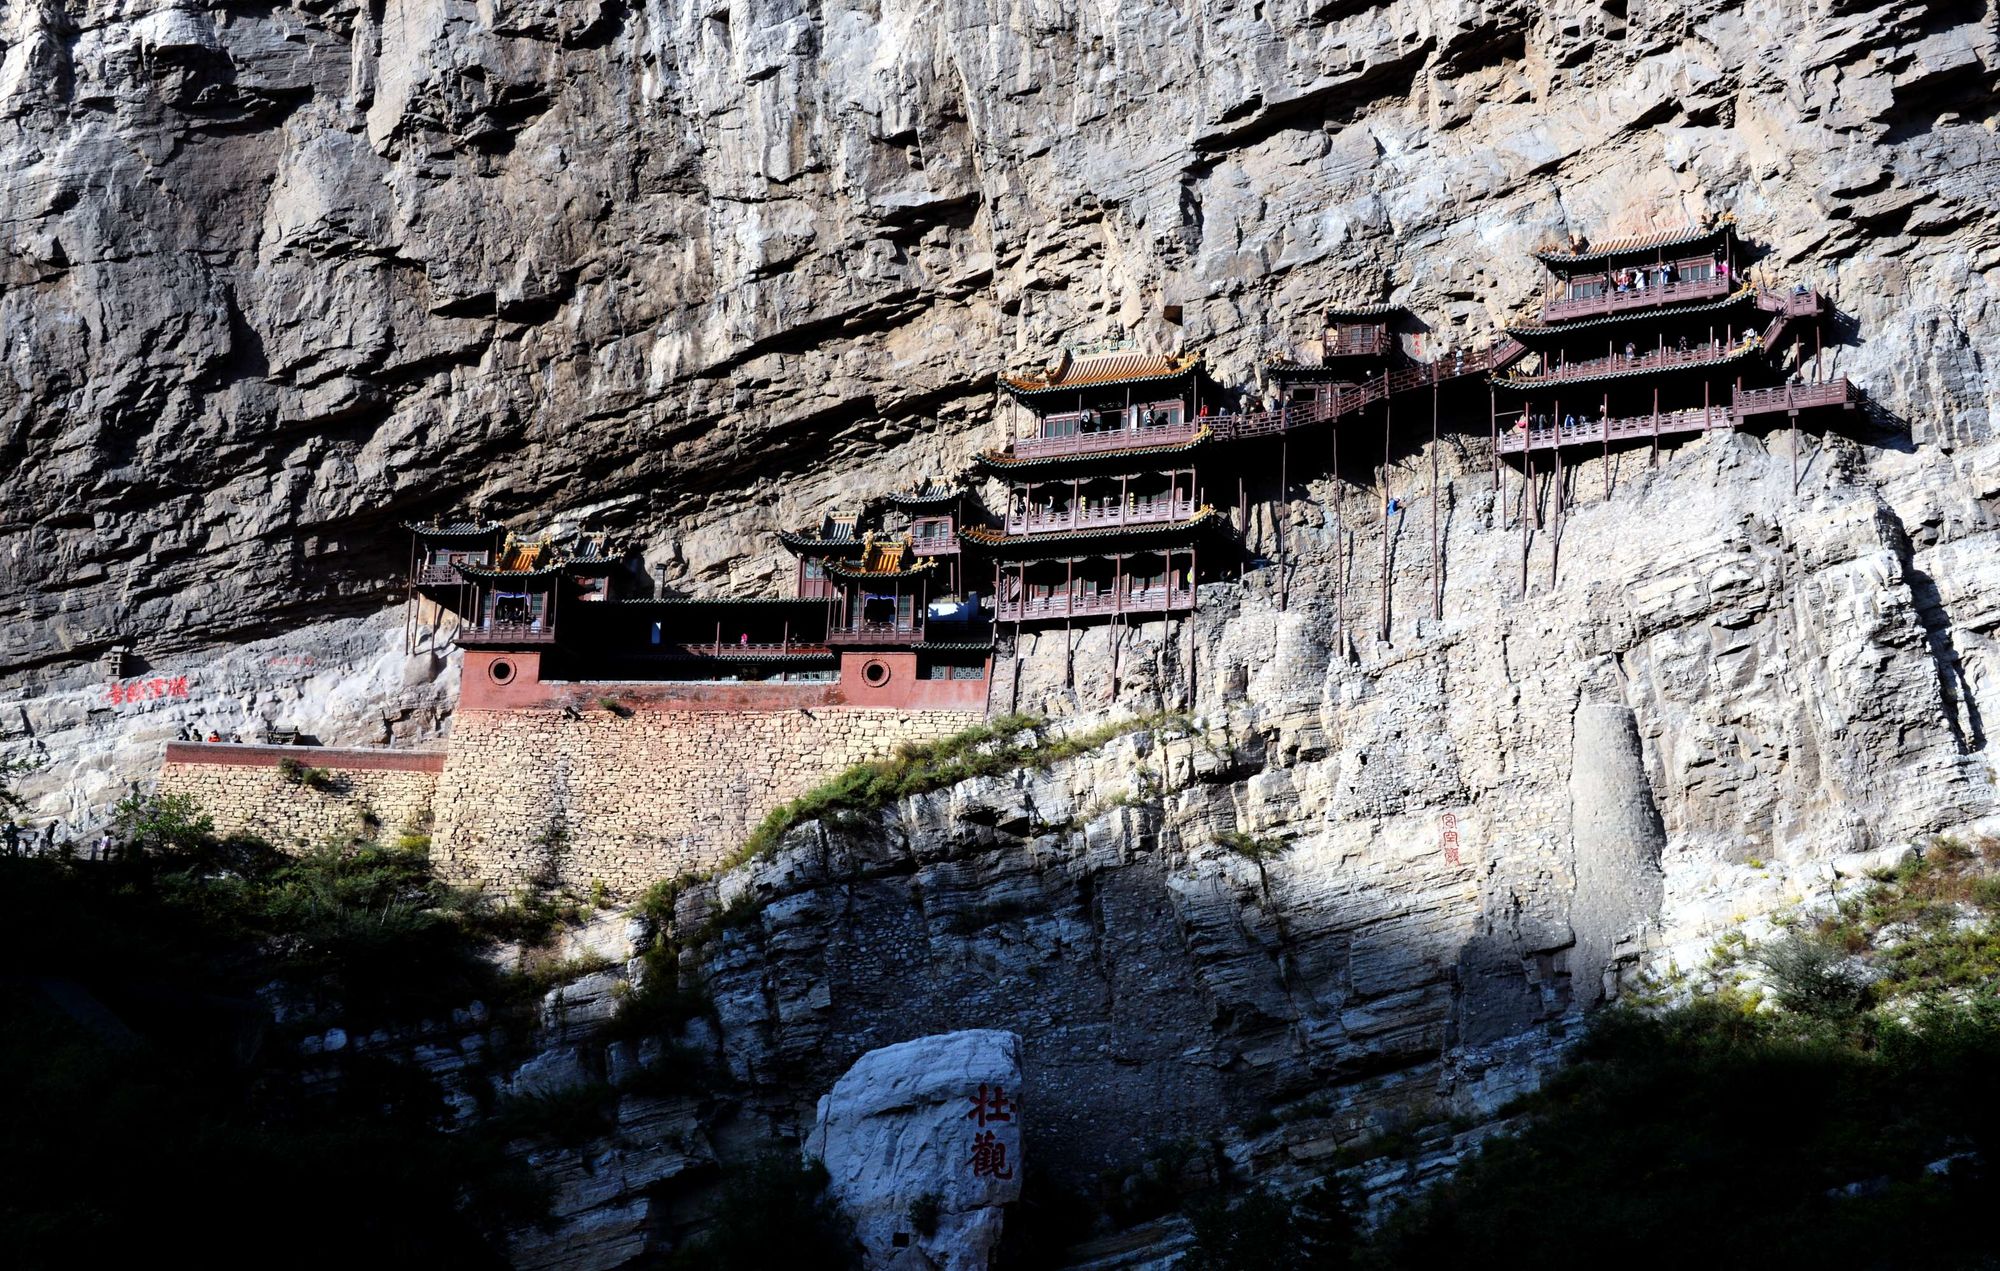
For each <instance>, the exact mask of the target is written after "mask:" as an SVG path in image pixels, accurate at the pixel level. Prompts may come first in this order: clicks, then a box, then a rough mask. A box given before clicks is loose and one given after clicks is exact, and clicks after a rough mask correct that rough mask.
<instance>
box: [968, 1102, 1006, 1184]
mask: <svg viewBox="0 0 2000 1271" xmlns="http://www.w3.org/2000/svg"><path fill="white" fill-rule="evenodd" d="M969 1097H970V1098H971V1100H972V1110H971V1111H970V1112H967V1113H966V1114H965V1119H966V1120H968V1121H977V1122H978V1123H979V1127H980V1133H978V1134H975V1135H973V1136H972V1161H971V1164H972V1176H973V1177H974V1178H994V1179H1000V1180H1002V1181H1005V1180H1007V1179H1010V1178H1012V1177H1014V1167H1013V1166H1011V1165H1009V1164H1008V1163H1007V1145H1006V1143H1004V1142H1002V1141H1001V1139H1000V1136H999V1134H998V1133H997V1132H995V1131H993V1130H990V1129H987V1128H986V1127H987V1125H988V1124H989V1123H995V1124H1005V1123H1008V1122H1011V1121H1013V1119H1014V1109H1015V1107H1016V1106H1017V1104H1018V1102H1019V1100H1018V1099H1013V1100H1010V1099H1008V1098H1007V1091H1006V1088H1005V1087H1003V1086H988V1085H987V1084H986V1083H985V1082H983V1081H982V1082H980V1083H979V1093H977V1094H975V1095H971V1096H969Z"/></svg>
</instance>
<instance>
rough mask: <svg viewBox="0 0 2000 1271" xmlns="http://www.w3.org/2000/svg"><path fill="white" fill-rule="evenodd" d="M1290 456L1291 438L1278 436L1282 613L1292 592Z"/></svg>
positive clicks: (1280, 592)
mask: <svg viewBox="0 0 2000 1271" xmlns="http://www.w3.org/2000/svg"><path fill="white" fill-rule="evenodd" d="M1291 456H1292V440H1291V438H1289V437H1279V438H1278V507H1277V512H1278V521H1277V532H1278V611H1279V612H1280V613H1283V612H1284V610H1285V607H1286V604H1287V602H1289V601H1290V600H1291V594H1292V569H1291V546H1292V545H1291V533H1290V530H1291V520H1292V504H1291V498H1290V494H1291V488H1292V486H1291Z"/></svg>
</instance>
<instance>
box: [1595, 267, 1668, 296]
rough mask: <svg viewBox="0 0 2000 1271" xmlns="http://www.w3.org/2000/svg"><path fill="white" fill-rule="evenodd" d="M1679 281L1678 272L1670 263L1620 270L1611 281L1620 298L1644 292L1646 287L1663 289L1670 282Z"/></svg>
mask: <svg viewBox="0 0 2000 1271" xmlns="http://www.w3.org/2000/svg"><path fill="white" fill-rule="evenodd" d="M1680 280H1681V275H1680V270H1679V269H1677V268H1675V266H1674V264H1673V262H1672V261H1669V262H1667V263H1666V264H1664V265H1641V266H1639V267H1638V268H1636V269H1626V270H1622V271H1620V272H1619V273H1618V274H1617V276H1616V277H1615V278H1613V280H1612V281H1613V282H1615V283H1616V284H1617V287H1618V294H1619V295H1621V296H1622V295H1624V294H1625V293H1626V292H1629V291H1644V290H1646V288H1648V287H1664V286H1666V285H1667V284H1668V283H1670V282H1679V281H1680Z"/></svg>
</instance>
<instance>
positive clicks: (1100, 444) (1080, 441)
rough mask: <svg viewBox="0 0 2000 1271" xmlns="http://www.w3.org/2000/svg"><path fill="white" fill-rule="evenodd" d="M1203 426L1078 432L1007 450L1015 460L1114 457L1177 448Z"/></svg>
mask: <svg viewBox="0 0 2000 1271" xmlns="http://www.w3.org/2000/svg"><path fill="white" fill-rule="evenodd" d="M1200 431H1201V425H1200V424H1199V423H1194V422H1186V421H1184V422H1182V423H1178V424H1166V425H1164V426H1161V427H1151V426H1148V427H1145V428H1113V429H1107V430H1106V431H1104V432H1092V433H1077V434H1076V435H1075V436H1071V437H1026V438H1018V439H1016V440H1015V441H1014V443H1013V444H1012V445H1011V446H1009V447H1008V454H1009V455H1011V456H1012V457H1013V458H1016V459H1046V458H1049V457H1051V456H1058V455H1094V454H1114V453H1116V452H1118V451H1120V450H1137V449H1140V448H1142V447H1149V446H1178V445H1180V444H1182V443H1184V442H1189V441H1193V440H1194V439H1195V434H1197V433H1199V432H1200Z"/></svg>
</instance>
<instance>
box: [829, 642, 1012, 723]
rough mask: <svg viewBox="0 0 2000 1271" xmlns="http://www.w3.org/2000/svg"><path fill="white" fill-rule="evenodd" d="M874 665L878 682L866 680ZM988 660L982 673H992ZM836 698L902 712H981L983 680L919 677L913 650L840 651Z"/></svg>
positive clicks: (983, 693) (984, 693)
mask: <svg viewBox="0 0 2000 1271" xmlns="http://www.w3.org/2000/svg"><path fill="white" fill-rule="evenodd" d="M871 666H873V667H875V668H878V674H877V677H876V678H877V679H878V680H879V681H880V682H879V683H873V684H871V683H870V682H869V669H870V667H871ZM992 673H993V663H992V659H990V658H989V659H987V663H986V674H987V675H989V676H990V675H992ZM840 700H841V701H843V702H845V703H846V704H847V705H849V706H880V707H887V708H890V709H893V710H905V711H936V710H953V711H967V710H970V711H983V710H985V709H986V680H985V679H984V678H981V679H977V680H920V679H918V678H917V655H916V654H914V653H843V654H841V655H840Z"/></svg>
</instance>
